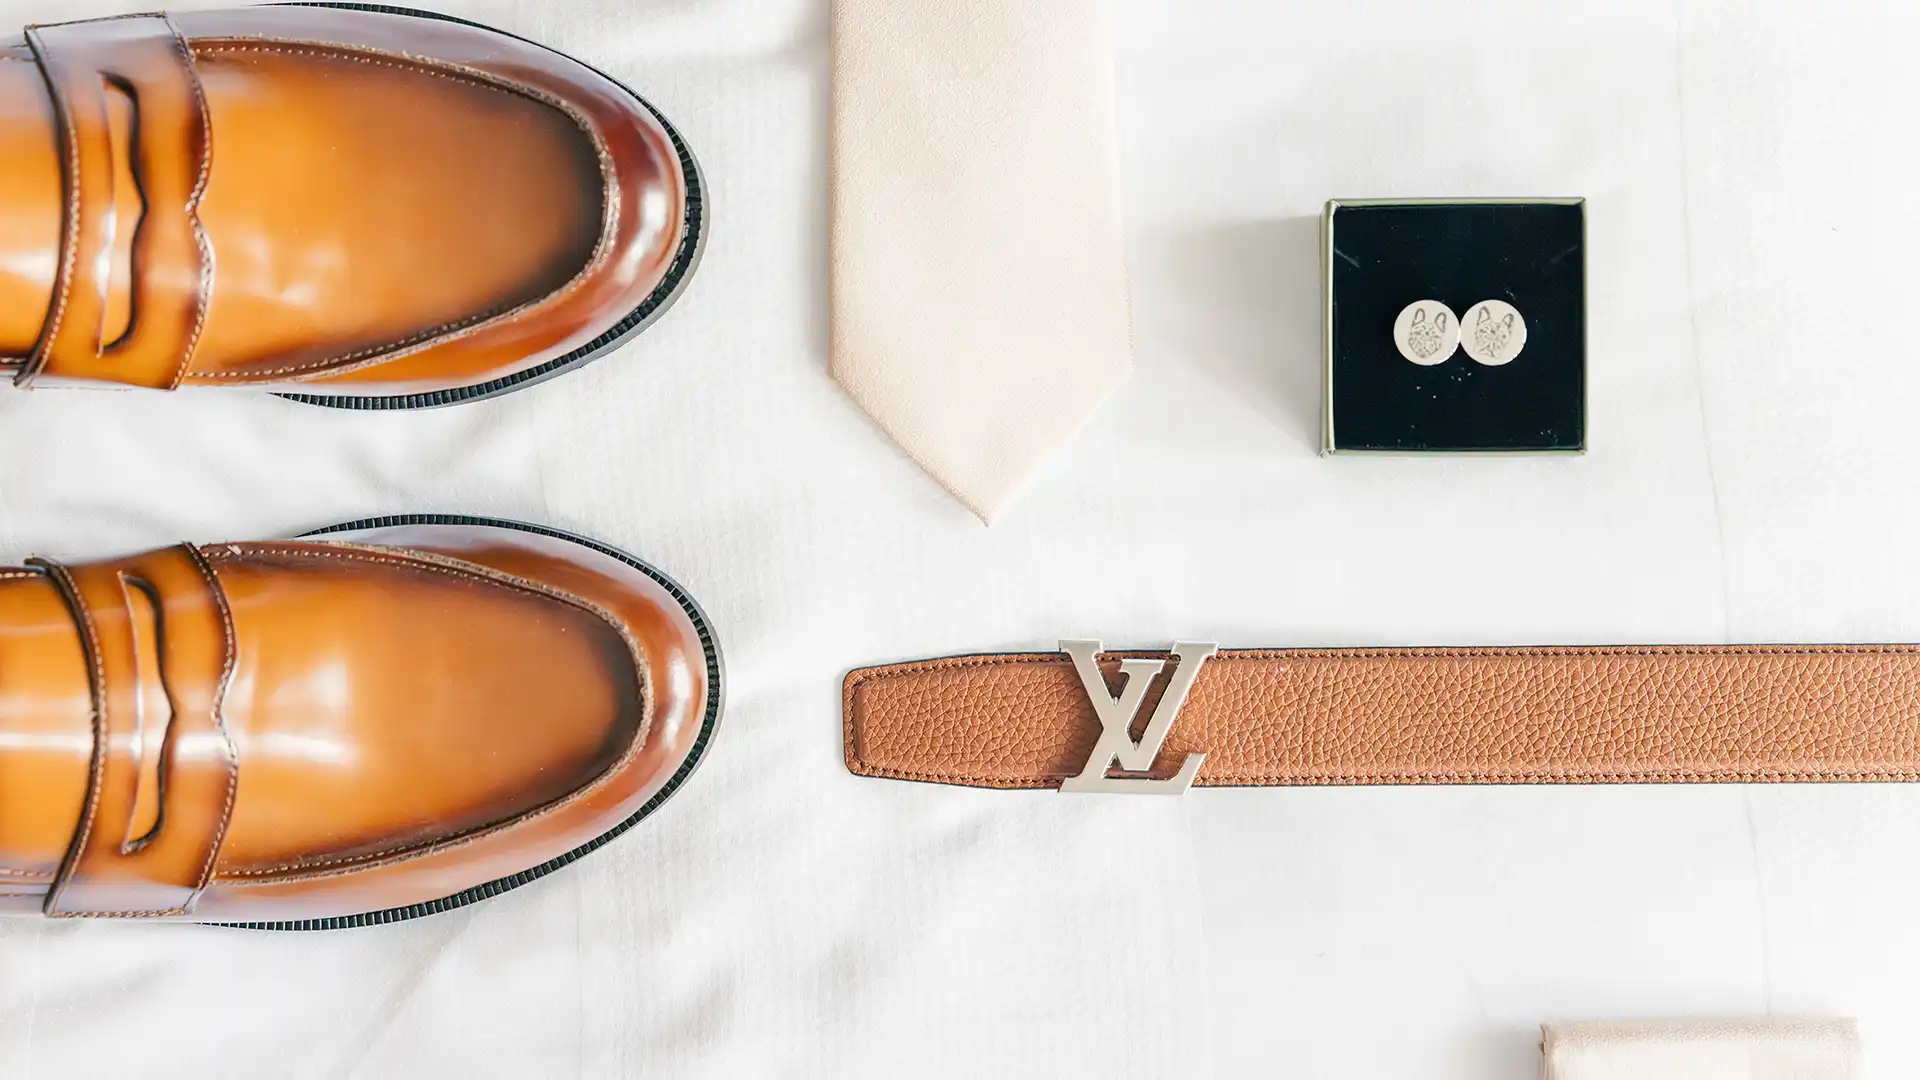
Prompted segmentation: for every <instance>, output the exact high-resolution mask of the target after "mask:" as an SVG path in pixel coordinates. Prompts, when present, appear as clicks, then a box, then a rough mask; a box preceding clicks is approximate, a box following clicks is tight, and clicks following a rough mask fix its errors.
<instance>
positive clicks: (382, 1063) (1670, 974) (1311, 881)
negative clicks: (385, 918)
mask: <svg viewBox="0 0 1920 1080" xmlns="http://www.w3.org/2000/svg"><path fill="white" fill-rule="evenodd" d="M1118 2H1119V21H1118V26H1119V35H1120V41H1119V52H1118V56H1117V59H1116V62H1117V65H1118V75H1119V95H1120V96H1119V108H1120V124H1121V132H1122V139H1123V144H1124V145H1123V157H1124V167H1125V175H1124V177H1123V185H1124V188H1125V192H1126V198H1127V204H1128V214H1129V240H1130V258H1131V262H1132V281H1133V296H1134V305H1135V318H1136V337H1137V341H1138V351H1139V367H1138V371H1137V374H1136V375H1135V377H1134V378H1133V380H1132V381H1131V383H1129V384H1128V385H1127V386H1126V387H1125V388H1124V389H1123V390H1122V391H1121V393H1120V394H1119V395H1118V396H1117V397H1116V398H1115V399H1114V400H1113V401H1112V402H1111V403H1110V404H1109V405H1108V406H1107V407H1106V409H1105V410H1104V411H1103V412H1102V413H1101V414H1100V416H1099V417H1098V418H1097V419H1096V420H1095V422H1094V424H1093V425H1092V427H1091V428H1090V429H1089V430H1088V431H1087V433H1086V434H1085V436H1084V437H1083V438H1081V439H1080V440H1079V441H1078V442H1077V443H1076V444H1074V445H1073V446H1072V447H1071V448H1070V449H1069V450H1068V452H1067V453H1066V454H1065V455H1064V456H1063V457H1062V458H1061V459H1060V460H1059V461H1058V462H1057V464H1056V466H1055V467H1054V468H1052V469H1051V470H1050V471H1049V472H1047V473H1046V474H1045V475H1044V476H1043V477H1042V479H1041V480H1040V481H1039V482H1038V483H1037V484H1035V485H1034V486H1033V488H1031V489H1030V490H1029V491H1028V493H1027V494H1026V496H1025V497H1024V498H1023V500H1022V501H1021V502H1020V503H1018V504H1016V505H1015V506H1014V507H1013V508H1012V509H1011V510H1010V511H1009V512H1008V513H1007V514H1006V515H1005V518H1004V520H1003V521H1002V522H1001V523H1000V524H997V525H996V526H994V527H993V528H992V529H990V530H989V529H986V528H983V527H982V526H981V525H980V524H979V523H978V522H977V521H975V520H974V519H973V517H972V516H971V515H970V514H969V513H968V512H967V511H966V510H965V509H963V508H962V507H961V506H960V505H959V504H958V503H956V502H955V501H953V500H952V499H951V498H950V497H948V496H947V495H945V494H944V493H942V492H941V491H940V489H939V488H938V487H937V486H935V484H934V483H933V482H932V481H931V480H929V479H928V478H927V477H926V476H924V475H923V474H922V473H921V472H920V471H919V470H918V469H917V468H915V467H914V466H913V465H912V464H911V463H910V462H909V461H907V460H906V459H905V458H904V457H903V456H902V455H901V454H900V453H899V452H898V451H897V450H896V449H895V448H894V447H893V446H892V444H890V443H889V442H888V441H887V440H886V438H885V437H883V436H882V435H881V434H880V433H879V431H878V430H877V429H876V428H874V427H873V425H872V424H870V423H869V422H868V421H867V420H866V419H864V417H863V416H862V415H861V414H860V412H859V411H858V410H857V409H856V408H854V407H853V406H852V405H851V404H850V403H849V402H847V401H846V400H845V399H844V398H843V397H842V396H841V394H840V393H839V392H838V391H837V390H836V388H835V387H834V385H833V384H832V382H831V381H830V380H829V379H828V377H827V374H826V358H825V344H824V343H825V341H826V325H825V318H826V293H825V290H826V281H825V266H826V253H825V227H824V209H825V176H826V161H825V146H826V139H825V131H824V120H825V105H826V94H827V67H826V34H827V19H826V5H825V4H824V3H823V2H821V0H568V2H565V3H561V2H557V0H490V2H489V0H467V2H455V0H438V3H439V5H440V6H441V7H443V8H444V10H446V11H448V12H449V13H454V14H459V15H462V16H467V17H470V18H475V19H480V20H482V21H486V22H490V23H493V24H496V25H499V26H502V27H505V28H508V29H511V30H514V31H516V32H518V33H521V34H524V35H528V36H531V37H534V38H537V39H539V40H542V41H545V42H548V43H550V44H552V45H555V46H557V47H559V48H562V49H564V50H567V51H570V52H572V53H574V54H576V55H578V56H581V57H583V58H585V59H586V60H588V61H589V62H592V63H594V64H596V65H598V66H600V67H603V68H605V69H606V70H608V71H610V72H612V73H613V74H615V75H616V76H618V77H620V78H623V79H625V80H627V81H629V82H631V83H632V84H633V85H634V86H635V87H637V88H638V89H640V90H641V92H643V93H644V94H646V95H647V96H648V97H649V98H651V99H652V100H653V101H654V102H655V103H656V104H658V105H659V106H660V107H661V108H662V109H663V110H665V111H666V113H667V114H668V115H669V116H670V117H671V118H672V119H673V120H674V122H675V123H676V124H677V125H679V126H680V128H681V129H682V131H683V132H684V133H685V134H686V136H687V138H688V139H689V140H690V141H691V143H692V145H693V146H694V148H695V149H696V151H697V153H698V154H699V155H700V157H701V160H702V162H703V163H704V165H705V168H706V175H707V178H708V180H709V182H710V184H711V186H712V192H713V200H712V201H713V206H714V218H713V233H712V243H711V245H710V247H709V248H708V251H707V256H706V262H705V264H704V266H703V267H702V268H701V270H700V272H699V275H698V277H697V278H696V279H695V281H694V283H693V285H692V288H691V290H690V291H689V293H688V294H687V296H686V297H685V299H684V300H683V301H682V302H681V304H680V306H679V307H678V308H676V309H675V310H674V311H673V312H672V313H671V314H670V315H668V316H667V317H666V318H665V319H664V320H663V321H662V322H661V323H660V324H658V325H657V326H656V327H654V328H653V329H651V330H649V331H648V332H647V333H646V334H644V335H643V336H642V337H641V338H640V339H638V340H637V341H636V342H634V343H633V344H631V345H630V346H628V347H627V348H626V349H625V350H624V351H623V352H622V353H621V354H620V355H618V356H616V357H613V358H611V359H608V360H604V361H602V362H601V363H599V364H597V365H595V366H593V367H591V368H588V369H586V370H585V371H583V372H580V373H576V374H571V375H568V376H567V377H565V378H562V379H559V380H556V381H554V382H551V383H548V384H545V385H543V386H540V387H537V388H535V389H533V390H530V391H527V392H525V393H520V394H515V395H512V396H511V397H508V398H506V399H503V400H499V401H495V402H489V403H484V404H480V405H474V406H468V407H464V408H459V409H453V410H447V411H442V412H435V413H427V414H409V415H366V416H358V415H341V414H337V413H334V412H328V411H321V410H315V409H310V408H305V407H301V406H298V405H294V404H290V403H286V402H283V401H279V400H274V399H269V398H263V397H251V396H219V395H214V394H182V395H180V396H178V397H177V398H174V399H161V398H156V397H151V396H145V395H135V394H130V393H102V392H93V393H77V392H67V393H55V392H43V393H37V394H32V395H23V394H20V393H16V392H13V391H11V390H0V558H5V559H15V558H19V557H23V556H25V555H27V554H30V553H34V552H41V553H46V554H51V555H58V556H61V557H65V558H79V557H85V556H90V555H100V554H106V553H111V552H117V551H124V550H128V549H132V548H136V547H141V546H145V545H150V544H159V543H165V542H169V541H173V540H177V539H181V538H190V539H197V540H219V539H228V538H253V537H270V536H280V535H286V534H290V533H294V532H298V531H300V530H303V529H306V528H310V527H314V526H320V525H325V524H329V523H332V522H335V521H340V520H344V519H348V518H352V517H359V516H364V515H371V514H380V513H390V512H406V511H422V510H440V511H454V512H468V513H481V514H493V515H499V516H508V517H516V518H522V519H527V520H532V521H541V522H548V523H552V524H555V525H559V526H562V527H565V528H569V529H574V530H578V531H582V532H586V533H589V534H592V535H594V536H597V537H600V538H602V539H604V540H606V541H609V542H611V543H614V544H618V545H620V546H622V547H624V548H626V549H628V550H630V551H633V552H635V553H637V554H639V555H640V556H642V557H644V558H647V559H649V560H651V561H653V562H654V563H656V564H657V565H659V566H660V567H662V568H664V569H666V570H667V571H668V572H670V573H672V574H673V575H675V576H676V577H678V579H679V580H680V581H682V582H683V583H684V584H685V585H686V586H687V587H688V588H689V589H691V590H692V591H693V593H694V594H695V595H696V596H697V597H698V598H699V599H700V601H701V602H702V603H703V604H704V605H705V606H706V609H707V610H708V611H709V612H710V613H711V614H712V616H713V617H714V619H715V620H716V622H717V623H718V626H719V629H720V634H721V638H722V642H723V645H724V647H725V649H726V652H727V660H728V665H729V673H730V675H731V686H730V691H729V693H730V698H729V710H728V715H727V717H726V720H725V723H724V725H723V727H722V730H721V732H720V736H719V739H718V741H717V742H716V744H715V746H714V749H713V753H712V755H711V757H710V759H709V761H708V763H707V764H706V765H705V766H704V768H703V769H702V771H701V772H700V773H699V774H698V775H697V776H696V777H695V780H694V782H693V783H692V784H690V785H689V786H688V787H687V788H686V789H685V791H684V792H683V793H682V794H680V795H679V796H678V797H676V798H675V799H674V800H673V801H672V802H670V803H669V804H667V806H666V807H665V808H664V809H663V810H662V811H661V812H660V813H659V814H658V815H656V816H655V817H654V818H652V819H651V820H649V821H648V822H646V823H645V824H644V826H642V827H641V828H638V829H636V830H635V831H634V832H632V833H631V834H629V835H628V836H626V837H624V838H623V839H621V840H620V841H619V842H618V843H616V844H614V845H612V846H611V847H610V848H608V849H607V850H605V851H603V852H601V853H599V854H597V855H595V856H594V857H593V858H591V859H589V860H587V861H585V862H584V863H582V864H580V865H579V866H578V867H575V868H572V869H569V870H567V871H566V872H563V873H560V874H556V875H554V876H553V877H551V878H549V879H547V880H544V881H542V882H540V883H538V884H536V885H534V886H531V887H529V888H526V889H523V890H520V891H518V892H516V893H513V894H510V895H508V896H505V897H502V898H500V899H498V900H495V901H492V902H489V903H487V904H484V905H481V906H479V907H476V908H472V909H468V910H466V911H462V912H459V913H455V914H451V915H446V916H441V917H437V918H433V919H429V920H425V921H421V922H417V923H413V924H410V925H403V926H395V927H388V928H382V929H375V930H369V931H365V932H352V933H343V934H333V935H279V936H273V935H262V934H255V933H247V932H238V931H232V930H221V929H201V928H191V927H171V926H127V925H105V924H88V925H72V924H58V925H54V924H43V923H39V922H34V921H15V922H10V923H6V924H4V925H0V1076H8V1077H12V1076H33V1077H41V1076H45V1077H63V1078H64V1077H92V1076H113V1077H125V1076H138V1077H142V1078H147V1080H160V1078H165V1077H172V1076H181V1077H186V1076H206V1075H221V1076H246V1075H263V1076H264V1075H271V1076H295V1077H305V1076H311V1077H332V1076H353V1077H400V1076H408V1077H411V1076H428V1075H449V1076H451V1075H459V1076H471V1077H489V1076H500V1077H528V1076H582V1077H596V1078H598V1077H614V1076H638V1075H643V1074H644V1075H660V1076H669V1075H670V1076H676V1077H679V1076H691V1077H702V1076H714V1077H718V1076H728V1077H731V1076H752V1075H773V1076H822V1077H842V1076H847V1077H893V1076H904V1075H915V1076H1002V1075H1022V1074H1024V1075H1057V1076H1087V1077H1094V1076H1102V1077H1109V1076H1142V1077H1167V1076H1194V1075H1199V1076H1205V1075H1208V1074H1209V1072H1210V1071H1211V1072H1212V1073H1213V1074H1215V1075H1220V1076H1300V1077H1328V1078H1333V1077H1391V1076H1398V1077H1447V1078H1463V1080H1464V1078H1472V1080H1522V1078H1527V1077H1532V1076H1534V1075H1536V1070H1537V1068H1538V1050H1537V1046H1536V1040H1537V1034H1538V1024H1539V1023H1540V1021H1542V1020H1545V1019H1566V1018H1575V1017H1604V1016H1633V1015H1649V1014H1655V1015H1657V1014H1709V1015H1725V1014H1746V1013H1756V1012H1765V1011H1767V1010H1778V1011H1782V1012H1795V1013H1822V1012H1825V1013H1843V1014H1857V1015H1859V1016H1860V1017H1861V1018H1862V1020H1863V1028H1864V1032H1865V1037H1866V1041H1867V1046H1868V1057H1867V1068H1868V1072H1869V1075H1874V1076H1889V1077H1890V1076H1903V1075H1914V1074H1915V1073H1916V1072H1920V1025H1916V1024H1914V1023H1913V1022H1912V1018H1913V1017H1914V1016H1916V1015H1920V983H1916V981H1915V980H1914V979H1913V978H1912V975H1911V973H1912V972H1913V971H1914V970H1916V969H1920V920H1916V919H1915V918H1914V917H1913V910H1914V896H1915V887H1916V883H1920V875H1917V874H1916V872H1915V869H1914V867H1915V864H1916V862H1920V788H1902V787H1874V786H1866V787H1793V788H1788V787H1779V788H1741V787H1718V788H1639V789H1623V788H1593V789H1578V788H1531V789H1523V788H1508V789H1439V788H1428V789H1402V790H1367V789H1345V790H1289V791H1234V792H1198V793H1194V794H1192V795H1190V796H1188V797H1186V798H1184V799H1180V800H1171V799H1168V800H1137V801H1129V800H1126V799H1123V798H1122V799H1070V798H1067V797H1064V796H1056V795H1051V794H1045V793H1027V794H1012V793H999V792H979V791H961V790H957V789H949V788H941V787H932V786H920V785H910V784H899V783H885V782H879V781H874V780H866V779H858V778H855V777H852V776H850V775H848V774H847V772H846V770H845V769H844V767H843V766H842V763H841V757H840V754H841V746H840V729H839V723H840V721H839V714H838V706H839V683H840V678H841V676H842V675H843V674H844V672H845V671H846V670H847V669H848V668H851V667H855V666H860V665H863V664H867V663H873V662H880V661H888V660H895V659H901V658H908V657H917V656H924V655H934V654H940V653H947V652H956V651H971V650H981V649H1019V648H1033V647H1045V646H1049V645H1051V643H1052V642H1054V641H1055V640H1056V639H1057V638H1058V637H1060V636H1063V635H1071V636H1091V635H1099V636H1102V637H1104V638H1106V639H1107V640H1108V641H1109V642H1113V643H1129V644H1148V645H1150V644H1155V643H1164V642H1168V641H1170V640H1172V639H1173V638H1175V637H1176V636H1178V637H1194V638H1203V639H1217V640H1220V641H1222V642H1225V643H1228V644H1237V645H1281V644H1289V645H1321V644H1361V643H1368V644H1374V643H1386V644H1392V643H1509V642H1512V643H1521V642H1615V641H1704V642H1715V641H1728V640H1741V641H1745V640H1829V639H1838V640H1852V639H1860V640H1914V639H1920V563H1917V561H1916V555H1915V545H1916V540H1915V534H1916V528H1915V526H1916V525H1917V524H1920V512H1916V510H1915V508H1914V499H1913V493H1914V487H1915V485H1914V479H1913V477H1914V474H1915V471H1916V470H1915V463H1916V458H1917V457H1920V449H1916V444H1915V428H1914V423H1913V419H1912V418H1913V415H1914V410H1915V405H1916V402H1920V347H1917V346H1916V332H1915V329H1914V327H1915V320H1916V319H1917V318H1920V315H1917V314H1916V312H1915V310H1914V308H1913V307H1912V305H1911V304H1910V303H1908V302H1907V301H1908V299H1909V295H1910V291H1911V289H1912V281H1913V279H1914V257H1915V256H1914V253H1915V251H1916V249H1920V243H1917V241H1920V224H1917V223H1916V218H1915V211H1914V209H1913V207H1914V203H1913V200H1912V197H1911V194H1910V190H1909V189H1910V187H1911V184H1912V177H1913V175H1914V168H1913V163H1914V150H1913V138H1912V136H1911V130H1912V127H1913V125H1912V118H1911V115H1910V111H1911V106H1912V103H1913V102H1915V101H1916V100H1920V65H1916V64H1915V63H1914V62H1913V58H1912V55H1911V45H1912V42H1913V41H1914V40H1916V36H1915V31H1916V30H1917V29H1920V25H1917V19H1920V7H1916V5H1912V4H1906V3H1891V2H1889V3H1874V2H1871V0H1837V2H1832V3H1825V4H1817V5H1816V4H1807V3H1803V2H1800V0H1615V2H1613V3H1609V4H1590V5H1572V4H1550V5H1549V4H1539V3H1534V2H1531V0H1456V2H1451V3H1421V2H1417V0H1397V2H1396V0H1350V2H1347V3H1341V4H1333V3H1311V2H1306V0H1293V2H1285V3H1275V2H1272V0H1243V2H1228V0H1205V2H1201V0H1118ZM151 6H152V3H151V0H124V2H115V0H98V2H96V0H86V2H84V3H83V2H79V0H0V24H4V25H6V26H13V25H17V24H19V23H22V22H25V21H30V20H54V19H61V18H73V17H79V16H83V15H91V14H104V13H108V12H110V11H128V10H140V9H147V8H150V7H151ZM0 167H4V166H3V163H0ZM1447 194H1461V195H1506V194H1527V195H1535V194H1556V195H1558V194H1577V195H1585V196H1587V197H1588V198H1589V199H1591V204H1590V231H1591V244H1590V246H1591V259H1590V263H1589V271H1590V275H1591V294H1592V295H1591V332H1592V355H1593V361H1592V394H1591V398H1592V405H1591V410H1592V415H1591V426H1592V433H1593V437H1592V445H1593V451H1592V453H1591V454H1590V455H1588V456H1586V457H1585V458H1581V459H1572V460H1570V459H1539V458H1515V459H1508V460H1464V461H1463V460H1439V459H1436V460H1414V459H1407V458H1393V459H1340V460H1323V459H1320V458H1318V457H1316V456H1315V455H1314V452H1313V451H1314V443H1315V440H1316V432H1317V430H1318V420H1317V401H1318V394H1319V384H1318V374H1317V370H1316V358H1317V348H1318V335H1319V328H1318V320H1317V310H1318V300H1317V292H1316V289H1317V285H1316V281H1317V277H1316V233H1317V228H1318V226H1317V215H1318V213H1319V211H1320V208H1321V205H1322V202H1323V201H1324V200H1325V199H1326V198H1328V197H1330V196H1343V197H1362V196H1387V195H1401V196H1422V195H1447ZM954 242H955V243H956V244H960V243H965V242H966V238H965V237H964V236H956V237H955V238H954ZM983 317H991V313H983ZM1521 362H1523V363H1524V362H1525V361H1524V358H1523V359H1522V361H1521Z"/></svg>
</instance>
